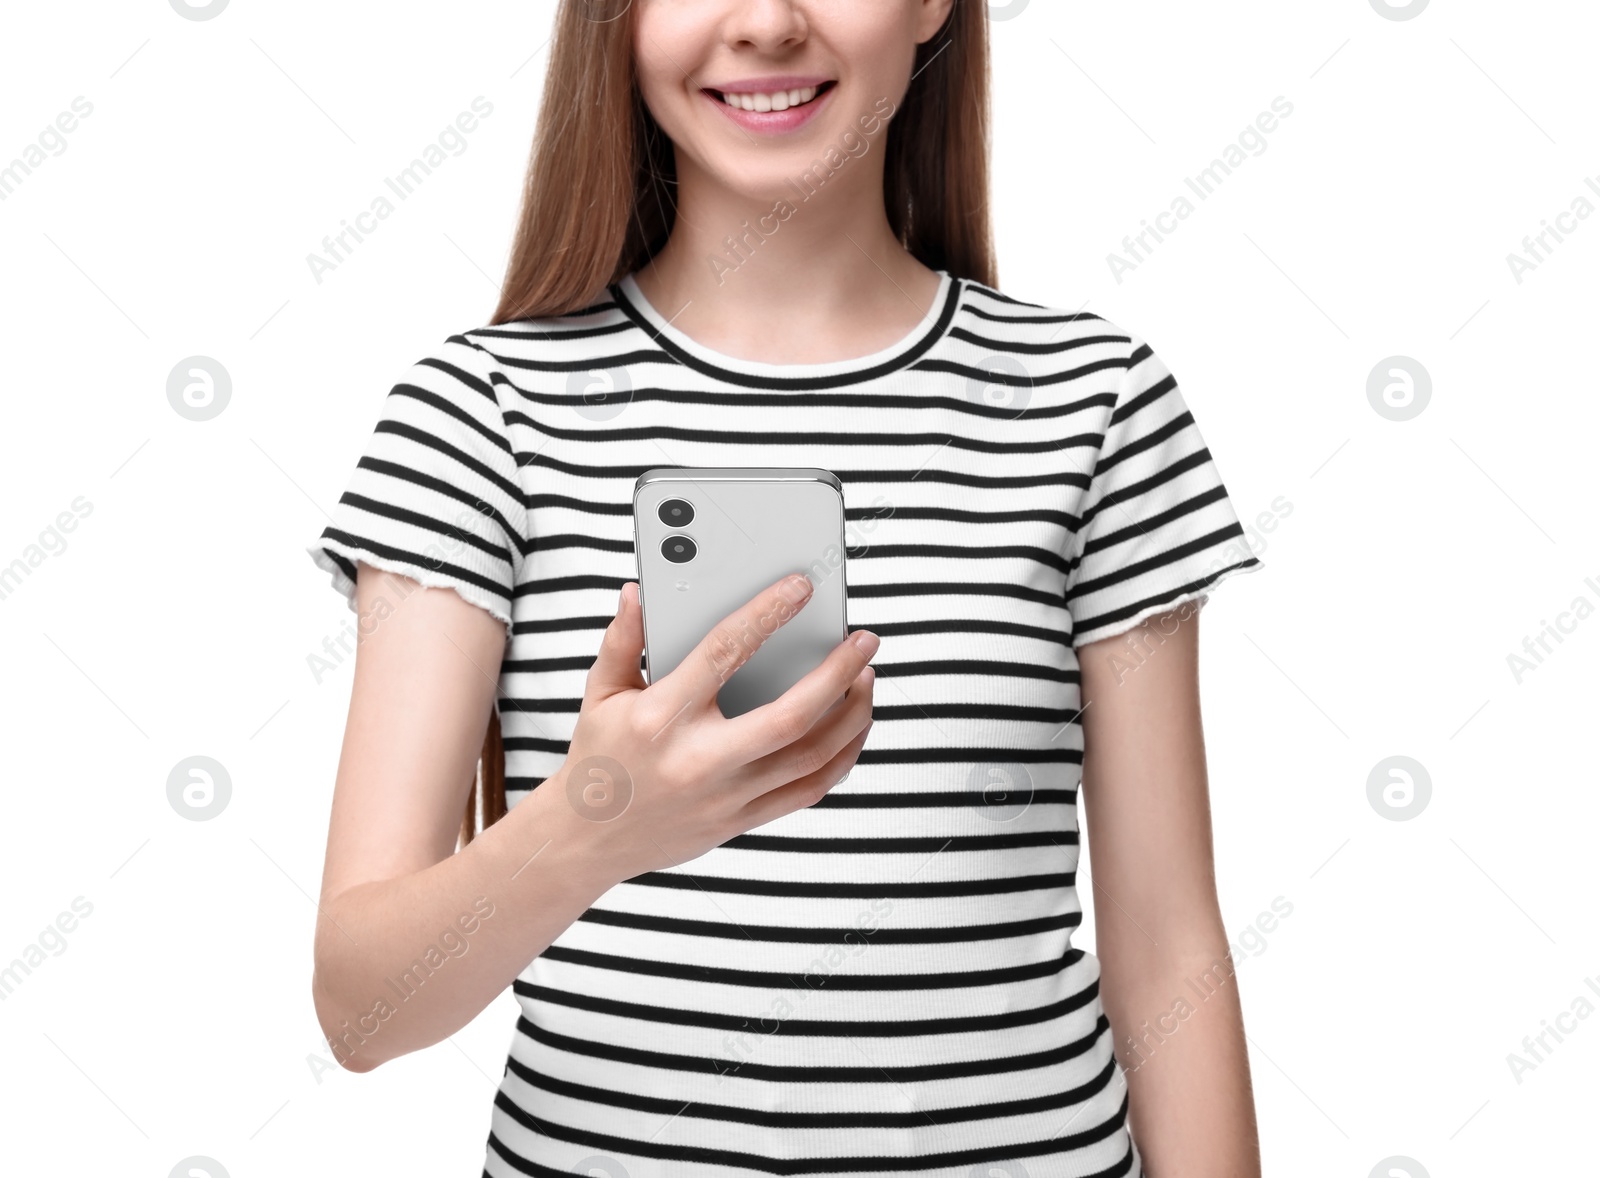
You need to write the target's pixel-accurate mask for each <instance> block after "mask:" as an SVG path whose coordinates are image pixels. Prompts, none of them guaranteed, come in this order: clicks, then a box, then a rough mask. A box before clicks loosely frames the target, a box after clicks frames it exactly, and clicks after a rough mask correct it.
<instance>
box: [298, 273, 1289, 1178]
mask: <svg viewBox="0 0 1600 1178" xmlns="http://www.w3.org/2000/svg"><path fill="white" fill-rule="evenodd" d="M730 281H737V276H734V277H733V278H731V279H730ZM596 389H611V390H614V391H613V392H612V393H611V394H609V395H608V396H606V397H597V396H596V394H595V392H594V391H593V390H596ZM586 390H587V391H586ZM380 418H381V419H380V422H379V424H378V427H377V430H376V431H375V432H374V434H373V436H372V438H371V441H370V444H369V446H368V449H367V452H366V456H365V457H363V458H362V460H361V462H360V464H359V466H358V467H357V469H356V472H355V474H354V477H353V479H352V481H351V483H350V488H349V490H348V491H347V492H346V494H345V495H344V497H343V498H342V499H341V500H340V502H339V505H338V507H337V509H336V511H335V519H334V522H333V524H332V525H330V526H329V527H328V528H327V529H326V530H325V531H324V532H323V533H322V536H321V537H320V538H319V539H318V540H317V541H316V543H314V544H312V545H310V546H309V551H310V552H311V555H312V556H313V558H314V559H315V560H316V562H317V563H318V565H320V566H321V567H322V568H323V569H325V570H326V571H327V572H329V573H330V574H331V575H332V578H333V582H334V585H335V587H336V588H337V589H339V590H340V592H342V593H344V594H345V595H346V596H347V598H351V607H352V608H354V601H353V591H354V574H355V564H354V562H355V561H357V560H362V561H366V562H368V563H369V564H372V565H375V566H377V567H380V568H386V569H391V570H394V571H397V572H400V573H405V574H408V575H410V576H413V577H415V578H416V579H417V580H419V581H421V582H422V583H423V584H427V585H442V586H450V587H453V588H455V589H456V590H457V591H459V592H460V593H461V595H462V596H463V597H464V598H465V599H466V600H468V601H470V602H472V603H474V604H476V605H479V606H481V607H482V608H484V609H486V610H488V611H489V612H490V613H491V614H493V615H494V616H496V617H498V618H501V619H502V620H504V621H507V622H508V623H509V627H510V628H509V633H508V642H509V648H508V650H507V653H506V659H505V662H504V665H503V668H502V671H501V680H500V697H499V709H500V719H501V724H502V729H503V732H504V736H505V749H506V758H507V794H508V801H509V802H510V803H511V804H512V805H515V804H517V802H518V801H520V800H521V799H522V798H524V797H526V796H528V792H529V791H530V790H532V789H535V788H537V787H538V786H539V784H540V783H541V782H542V781H544V780H545V779H546V778H547V777H548V776H550V775H551V774H552V773H554V772H555V770H556V769H557V768H558V767H559V765H560V764H561V761H562V758H563V757H564V755H565V753H566V749H567V743H568V741H569V740H570V737H571V734H572V728H573V724H574V723H575V721H576V718H577V714H578V709H579V704H580V701H581V698H582V694H583V686H584V679H585V675H586V674H587V671H588V668H589V667H590V665H591V664H592V663H593V661H594V657H595V654H596V651H597V650H598V648H599V643H600V638H601V634H602V632H603V631H604V629H605V627H606V625H607V624H608V623H609V622H610V620H611V617H612V616H613V614H614V612H615V609H616V603H617V594H618V591H619V590H620V588H621V586H622V584H623V583H624V582H625V581H629V580H632V579H634V578H635V575H636V570H635V564H634V554H633V529H632V519H631V515H630V512H631V499H632V491H633V484H634V480H635V478H636V477H637V476H638V475H639V473H640V472H642V471H644V470H646V469H649V468H651V467H658V466H820V467H824V468H827V469H829V470H832V471H833V472H834V473H836V474H837V475H838V476H839V478H840V480H841V481H842V483H843V485H844V497H845V515H846V522H847V526H848V527H849V528H850V534H851V538H852V542H853V543H854V544H855V547H853V548H852V550H851V551H850V553H849V563H848V565H847V569H846V576H847V585H848V595H849V621H850V626H851V628H852V629H860V628H865V629H870V630H872V631H873V632H874V633H876V634H878V635H879V636H880V637H881V638H882V639H883V645H882V647H881V649H880V650H879V652H878V654H877V655H876V657H875V658H874V660H873V661H874V665H875V666H876V668H877V673H878V679H877V687H876V690H875V693H874V700H875V710H874V716H875V718H876V720H877V723H876V725H875V726H874V727H873V730H872V734H871V736H870V737H869V738H868V740H867V744H866V747H865V748H864V750H863V751H862V753H861V755H860V758H859V760H858V762H857V765H856V768H855V769H854V770H853V771H852V772H851V774H850V775H849V777H848V778H847V779H846V780H845V781H844V782H843V783H842V784H840V785H838V786H836V787H835V788H834V789H833V791H832V792H831V793H830V794H829V795H828V796H827V797H825V798H824V799H823V800H822V801H821V802H819V803H818V804H817V805H815V806H812V807H810V808H808V809H805V810H801V811H798V812H796V813H793V814H789V815H786V816H785V817H783V818H781V819H779V820H777V821H775V822H772V823H769V824H768V825H766V826H763V827H759V828H757V829H755V830H752V831H750V832H748V833H746V834H744V835H741V836H738V837H736V838H734V839H732V840H730V841H729V842H727V843H725V844H723V845H722V846H720V847H717V848H714V849H713V850H711V851H710V852H708V853H706V854H705V855H703V856H701V857H700V858H699V859H696V860H694V861H692V862H689V863H685V864H682V865H680V866H678V867H675V868H672V869H668V870H662V871H653V872H649V873H646V874H645V875H642V876H638V877H635V878H633V879H630V880H626V881H624V882H621V883H619V884H617V885H616V886H615V887H613V888H611V889H610V890H609V891H607V892H606V893H605V895H604V896H602V897H601V898H600V899H599V900H598V901H597V902H596V903H595V905H594V906H593V907H592V908H590V909H589V910H588V911H587V912H586V913H585V914H584V915H583V916H582V917H581V918H580V919H579V920H578V921H577V922H575V923H574V924H573V925H572V926H571V927H570V928H569V929H567V930H566V931H565V932H564V933H562V935H561V936H560V937H558V938H557V939H556V941H555V943H554V944H552V945H551V946H550V947H549V949H547V950H546V951H545V952H544V953H543V954H541V955H540V956H539V957H537V958H535V959H534V960H533V961H532V962H531V963H530V964H529V966H528V968H527V969H526V970H525V971H524V972H523V974H522V976H521V977H520V978H519V979H518V980H517V981H516V983H515V993H516V996H517V998H518V1000H519V1002H520V1004H521V1007H522V1015H521V1017H520V1018H519V1019H518V1021H517V1024H516V1026H515V1028H514V1029H513V1031H512V1038H511V1044H510V1051H509V1057H508V1061H507V1067H506V1072H505V1075H504V1078H503V1080H502V1082H501V1085H500V1091H499V1093H498V1095H497V1097H496V1099H495V1103H494V1108H493V1110H492V1114H491V1122H490V1133H489V1139H488V1148H487V1150H486V1154H485V1163H484V1170H483V1172H484V1174H485V1175H490V1176H492V1178H509V1176H511V1175H519V1174H530V1175H540V1176H554V1175H561V1174H569V1173H573V1172H577V1173H589V1172H597V1173H613V1174H618V1175H621V1174H626V1175H628V1176H629V1178H655V1176H661V1178H690V1176H693V1178H738V1176H750V1175H772V1174H808V1175H852V1176H860V1175H877V1174H916V1175H922V1176H924V1178H974V1176H975V1175H981V1176H988V1175H997V1174H1007V1175H1015V1176H1021V1175H1027V1176H1029V1178H1067V1176H1071V1178H1086V1176H1090V1175H1098V1176H1103V1178H1113V1176H1118V1178H1121V1176H1130V1178H1139V1176H1140V1175H1141V1173H1142V1170H1141V1165H1140V1160H1139V1156H1138V1153H1137V1150H1136V1149H1135V1147H1134V1146H1133V1144H1132V1141H1131V1139H1130V1137H1129V1134H1128V1131H1127V1124H1126V1122H1127V1085H1126V1083H1125V1081H1124V1078H1123V1075H1122V1073H1121V1070H1120V1069H1119V1067H1118V1065H1117V1063H1116V1061H1115V1059H1114V1057H1113V1054H1112V1039H1113V1035H1112V1031H1111V1028H1110V1027H1109V1025H1108V1023H1107V1020H1106V1017H1105V1014H1104V1012H1103V1010H1102V1007H1101V1002H1100V995H1099V989H1098V979H1099V966H1098V963H1097V962H1096V960H1095V958H1094V957H1093V956H1092V955H1089V954H1087V953H1085V952H1084V951H1083V950H1082V949H1080V948H1076V947H1074V946H1073V945H1072V934H1073V931H1074V930H1075V929H1076V928H1077V927H1078V925H1079V923H1080V919H1081V908H1080V904H1079V898H1078V895H1077V892H1076V890H1075V875H1076V869H1077V864H1078V820H1077V787H1078V781H1079V775H1080V766H1081V764H1082V759H1083V756H1082V750H1083V733H1082V729H1081V727H1080V726H1079V723H1078V712H1079V708H1080V706H1081V704H1080V698H1079V674H1078V661H1077V657H1076V650H1075V648H1076V647H1078V646H1081V645H1083V644H1084V643H1087V642H1092V641H1096V640H1099V639H1104V638H1108V637H1112V636H1114V635H1116V634H1118V633H1121V632H1122V631H1125V630H1127V629H1129V628H1130V627H1132V626H1133V625H1134V624H1135V623H1136V622H1137V621H1139V620H1140V619H1142V618H1144V617H1146V616H1148V615H1150V614H1153V613H1156V612H1160V611H1162V610H1165V609H1170V608H1172V607H1173V606H1174V605H1176V604H1178V603H1180V602H1183V601H1196V602H1203V601H1204V599H1205V590H1207V589H1208V588H1209V587H1210V586H1211V585H1214V584H1215V583H1216V582H1217V581H1219V580H1221V579H1222V578H1224V577H1226V576H1229V575H1231V574H1234V573H1238V572H1241V571H1246V570H1250V569H1254V568H1256V567H1258V562H1257V560H1256V559H1255V558H1254V557H1253V556H1251V554H1250V551H1249V547H1248V545H1247V543H1246V541H1245V538H1244V533H1243V531H1242V529H1241V528H1240V526H1239V521H1238V518H1237V516H1236V515H1235V513H1234V510H1233V507H1232V505H1231V503H1230V501H1229V499H1228V496H1227V492H1226V490H1225V489H1224V487H1223V484H1222V481H1221V478H1220V476H1219V474H1218V471H1217V469H1216V466H1215V464H1214V462H1213V461H1212V458H1211V455H1210V453H1209V451H1208V450H1207V449H1206V447H1205V444H1204V442H1203V441H1202V439H1201V436H1200V433H1199V431H1198V429H1197V428H1196V425H1195V423H1194V420H1193V418H1192V417H1191V416H1190V414H1189V412H1188V410H1187V408H1186V407H1185V405H1184V402H1183V399H1182V397H1181V395H1180V393H1179V391H1178V388H1177V386H1176V384H1175V382H1174V380H1173V377H1172V374H1171V373H1170V372H1169V371H1168V369H1167V368H1166V366H1165V365H1164V364H1163V363H1162V361H1161V360H1160V359H1159V358H1158V357H1157V356H1156V355H1155V354H1154V353H1153V352H1152V351H1151V349H1150V347H1149V346H1148V345H1147V344H1146V343H1144V342H1143V341H1142V340H1140V339H1139V338H1138V337H1137V336H1133V335H1131V334H1130V333H1128V332H1126V331H1123V330H1121V329H1120V328H1118V327H1116V326H1115V325H1113V324H1112V323H1110V322H1108V321H1106V320H1105V319H1103V318H1100V317H1098V316H1095V315H1092V314H1085V313H1078V314H1070V313H1066V312H1063V311H1060V310H1057V309H1054V308H1050V307H1044V306H1040V305H1037V304H1031V303H1024V302H1019V301H1017V300H1015V299H1012V298H1008V297H1006V296H1004V295H1002V294H1000V293H999V292H998V291H995V290H992V289H990V288H988V287H986V286H983V285H981V284H978V283H975V282H972V281H968V280H959V279H955V278H953V277H952V276H950V275H948V274H943V275H942V281H941V288H940V292H939V295H938V298H937V300H936V302H935V304H934V307H933V310H932V311H931V312H930V314H929V316H928V317H927V318H926V319H925V320H924V321H923V323H922V324H921V325H920V326H919V327H918V328H917V329H916V330H915V331H913V332H912V333H911V334H910V335H908V336H907V337H906V338H905V339H903V340H901V341H900V342H899V343H897V344H896V345H894V346H893V347H890V348H886V349H884V350H883V351H881V352H879V353H876V354H874V355H872V356H867V357H861V358H858V359H854V360H849V361H843V362H837V363H831V364H807V365H768V364H760V363H756V362H752V361H745V360H738V359H732V358H729V357H727V356H722V355H719V354H717V353H715V352H713V351H711V350H710V349H707V348H704V347H702V346H700V345H698V344H696V343H695V342H694V341H693V340H691V339H689V338H688V337H687V336H685V335H684V334H683V333H681V332H679V331H677V330H676V329H675V328H673V327H671V326H670V324H669V323H668V322H667V321H666V320H665V319H664V318H663V316H662V315H661V314H660V313H659V312H658V311H657V310H656V309H654V308H652V307H650V306H649V304H648V303H647V302H646V301H645V300H644V299H643V297H642V296H641V294H640V292H639V289H638V287H637V285H636V284H635V283H634V282H633V280H632V278H631V276H630V277H629V278H626V279H624V280H623V281H622V282H621V283H620V284H618V285H616V286H614V287H612V288H610V290H609V292H608V296H607V297H606V298H605V299H604V300H603V301H601V302H600V303H599V304H597V305H595V306H593V307H589V308H586V309H584V310H583V311H581V312H577V313H574V314H571V315H567V316H563V317H559V318H549V319H543V320H526V321H519V322H515V323H509V324H504V325H501V326H498V327H484V328H479V329H476V330H472V331H468V332H465V333H464V334H462V335H454V336H451V337H449V338H448V339H447V340H445V341H444V342H443V343H442V344H441V345H440V346H439V347H437V348H436V349H434V350H433V351H432V352H431V353H430V354H429V355H428V356H426V357H425V358H423V359H422V360H420V361H419V362H418V363H417V364H416V365H415V366H414V367H413V368H412V369H411V371H410V372H409V373H407V374H406V376H405V378H404V379H403V380H402V381H401V382H399V383H398V384H396V385H395V386H394V389H393V391H392V392H391V393H390V395H389V397H388V399H387V401H386V402H385V403H384V405H383V411H382V413H381V415H380ZM607 1167H610V1168H607Z"/></svg>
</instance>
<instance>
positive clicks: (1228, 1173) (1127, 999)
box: [1101, 920, 1261, 1178]
mask: <svg viewBox="0 0 1600 1178" xmlns="http://www.w3.org/2000/svg"><path fill="white" fill-rule="evenodd" d="M1209 923H1210V922H1208V924H1209ZM1162 940H1163V942H1164V944H1163V945H1162V946H1159V947H1158V946H1151V945H1149V944H1148V943H1147V944H1146V945H1145V947H1144V948H1145V949H1146V950H1148V951H1147V952H1146V951H1138V952H1132V953H1129V954H1128V958H1129V960H1126V961H1123V960H1119V959H1118V955H1117V954H1116V953H1115V952H1113V953H1112V954H1110V956H1111V957H1112V961H1111V963H1109V964H1108V963H1106V962H1105V961H1102V971H1103V972H1102V976H1101V993H1102V1002H1103V1004H1104V1006H1105V1010H1106V1015H1107V1017H1108V1018H1109V1019H1110V1020H1111V1025H1112V1028H1113V1033H1114V1035H1115V1039H1116V1052H1117V1058H1118V1060H1119V1061H1120V1062H1121V1064H1122V1067H1123V1068H1124V1074H1125V1076H1126V1077H1127V1080H1128V1087H1129V1118H1130V1122H1131V1128H1132V1132H1133V1136H1134V1140H1135V1141H1136V1142H1138V1145H1139V1152H1140V1155H1141V1157H1142V1158H1143V1160H1144V1163H1145V1168H1146V1170H1147V1172H1148V1173H1149V1174H1150V1175H1151V1178H1260V1174H1261V1161H1260V1155H1259V1146H1258V1142H1257V1136H1256V1120H1255V1105H1254V1099H1253V1096H1252V1093H1251V1088H1250V1065H1249V1056H1248V1054H1247V1053H1246V1050H1245V1038H1244V1025H1243V1018H1242V1015H1241V1011H1240V1003H1239V987H1238V980H1237V978H1236V977H1235V976H1234V972H1233V963H1232V961H1231V959H1230V957H1229V952H1228V942H1227V936H1226V934H1225V933H1224V932H1223V930H1222V925H1221V922H1220V920H1218V921H1217V922H1215V925H1214V926H1213V927H1207V928H1206V929H1205V930H1204V931H1202V932H1197V933H1193V934H1191V935H1190V936H1189V937H1187V938H1186V940H1185V943H1183V944H1182V945H1179V944H1177V943H1176V941H1175V939H1169V938H1167V937H1165V936H1163V937H1162Z"/></svg>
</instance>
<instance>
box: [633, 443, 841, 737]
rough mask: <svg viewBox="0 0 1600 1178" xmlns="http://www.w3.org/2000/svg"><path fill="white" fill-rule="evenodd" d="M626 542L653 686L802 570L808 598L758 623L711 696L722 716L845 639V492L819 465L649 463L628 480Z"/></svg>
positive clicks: (798, 674)
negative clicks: (745, 653) (714, 632)
mask: <svg viewBox="0 0 1600 1178" xmlns="http://www.w3.org/2000/svg"><path fill="white" fill-rule="evenodd" d="M633 550H634V555H635V557H636V559H637V566H638V578H637V579H638V582H639V602H640V608H641V609H642V611H643V614H644V630H645V652H644V656H645V678H646V680H647V682H650V683H654V682H656V680H657V679H658V678H660V677H661V676H663V675H667V674H669V673H670V672H671V671H672V670H673V669H674V668H675V667H677V666H678V664H679V663H681V662H682V661H683V660H684V658H685V657H687V656H688V654H689V653H690V652H691V651H692V650H694V648H695V647H697V646H699V645H700V643H701V642H702V641H703V640H704V639H705V636H706V635H707V634H708V633H710V632H711V629H712V627H714V626H715V625H717V624H718V623H719V622H721V621H722V620H723V619H724V618H726V617H727V616H728V615H729V614H731V613H732V612H733V611H734V610H736V609H738V608H739V607H740V606H742V605H744V604H745V603H746V602H748V601H749V600H750V599H751V598H752V597H754V596H755V595H756V594H757V593H758V592H760V591H761V590H762V589H765V588H766V587H767V586H769V585H771V584H772V583H773V582H775V581H777V580H779V579H780V578H782V577H784V576H786V575H788V574H790V573H805V574H806V575H807V576H808V577H810V578H811V583H812V585H813V586H814V588H813V591H812V595H811V598H810V600H808V601H807V602H805V604H804V605H802V606H800V607H799V612H798V613H797V614H795V615H793V616H791V617H790V618H789V620H788V621H786V622H782V624H781V625H780V624H779V622H780V620H781V619H780V618H772V619H763V620H762V622H761V624H760V626H761V633H760V634H759V635H757V634H752V635H750V636H749V637H750V645H752V646H754V645H755V642H756V641H757V640H758V639H759V641H760V648H759V649H758V650H756V652H755V654H753V655H751V656H750V657H749V659H748V660H747V661H746V662H745V663H744V665H743V666H741V667H740V668H739V669H738V670H737V671H735V672H734V673H733V674H732V675H731V676H729V678H728V681H727V682H726V683H725V684H723V686H722V688H721V689H720V691H719V692H718V695H717V704H718V706H719V707H720V708H721V710H722V714H723V715H724V716H727V717H730V718H731V717H733V716H739V715H743V714H744V713H745V712H748V711H750V710H751V709H753V708H758V707H760V706H761V705H762V704H766V703H770V702H771V701H773V700H775V699H777V698H778V697H779V696H780V695H782V694H783V693H784V692H785V691H787V690H789V688H791V687H793V686H794V685H795V684H796V683H797V682H799V681H800V680H801V679H802V678H804V677H805V676H806V675H807V674H808V673H810V672H811V671H812V670H813V669H815V668H816V667H817V666H818V665H819V664H820V663H821V662H822V661H823V660H824V659H825V658H826V657H827V656H828V654H829V653H830V652H831V651H832V650H833V648H834V647H836V646H838V645H839V643H841V642H843V641H844V639H845V638H846V637H848V635H849V632H850V628H849V620H848V618H847V615H846V609H847V605H848V600H847V595H846V593H845V525H844V491H843V488H842V487H841V485H840V483H839V479H838V476H836V475H835V474H834V473H833V472H832V471H828V470H823V469H822V468H820V467H758V466H697V467H657V468H654V469H651V470H647V471H645V472H644V473H643V474H641V475H640V476H639V479H638V481H637V482H636V483H635V484H634V488H633Z"/></svg>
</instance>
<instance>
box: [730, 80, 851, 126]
mask: <svg viewBox="0 0 1600 1178" xmlns="http://www.w3.org/2000/svg"><path fill="white" fill-rule="evenodd" d="M838 88H839V87H837V86H829V87H828V88H827V89H826V90H824V91H823V92H822V93H821V94H819V95H818V96H817V97H816V98H813V99H812V100H811V101H810V102H807V103H804V104H803V105H801V106H791V107H790V108H789V109H788V110H770V111H759V110H745V108H744V107H742V106H729V105H728V104H727V103H726V102H724V101H723V100H722V99H721V98H719V97H717V96H716V95H715V94H707V93H706V92H705V91H704V90H702V91H700V93H701V95H702V96H703V97H704V98H705V99H706V101H707V102H710V103H712V104H713V105H714V106H716V108H717V109H718V110H720V111H721V112H722V113H723V114H725V115H727V116H728V118H729V119H731V120H732V121H733V122H735V123H737V124H739V126H741V127H743V128H744V129H745V130H747V131H760V132H763V133H765V134H768V135H782V134H784V133H786V132H789V131H794V130H797V129H799V128H800V127H803V126H805V125H806V124H807V123H809V122H810V121H811V120H812V119H813V118H815V117H816V114H817V112H818V111H820V110H821V109H822V108H823V107H824V106H826V105H828V100H829V99H830V98H832V97H833V92H834V91H835V90H837V89H838Z"/></svg>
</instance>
